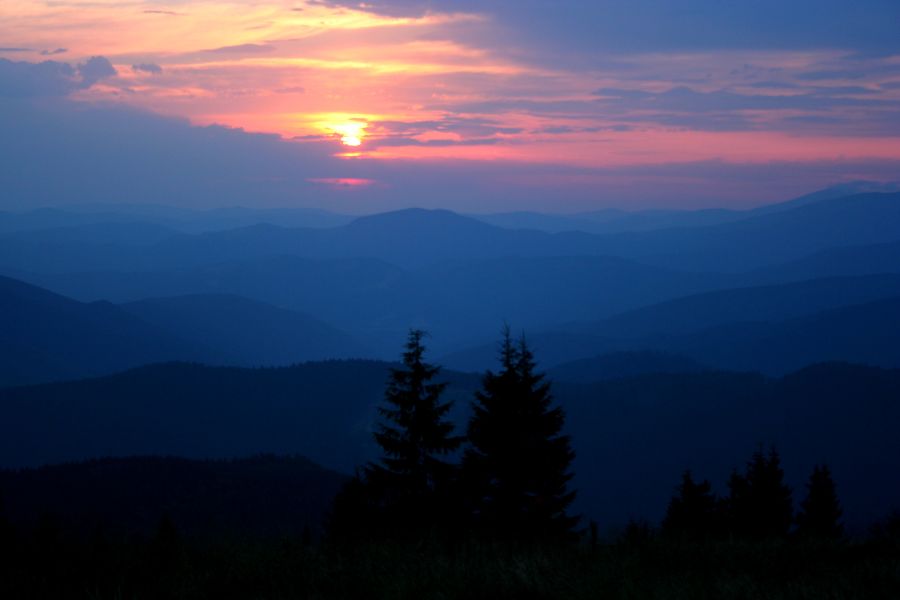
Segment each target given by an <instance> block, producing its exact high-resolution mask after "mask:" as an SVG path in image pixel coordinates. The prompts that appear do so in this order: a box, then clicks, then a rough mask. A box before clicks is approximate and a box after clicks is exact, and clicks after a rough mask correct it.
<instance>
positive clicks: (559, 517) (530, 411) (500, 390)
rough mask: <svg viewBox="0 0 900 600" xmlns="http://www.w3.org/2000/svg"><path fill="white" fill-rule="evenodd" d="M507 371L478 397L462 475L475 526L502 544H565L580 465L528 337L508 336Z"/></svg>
mask: <svg viewBox="0 0 900 600" xmlns="http://www.w3.org/2000/svg"><path fill="white" fill-rule="evenodd" d="M500 367H501V368H500V370H499V372H497V373H494V372H491V371H488V372H487V373H486V374H485V376H484V379H483V382H482V389H481V390H480V391H478V392H477V393H476V394H475V402H474V403H473V405H472V411H473V414H472V418H471V420H470V422H469V429H468V437H469V442H470V447H469V448H468V449H467V451H466V453H465V457H464V460H463V472H464V477H465V481H466V483H467V486H468V487H469V492H470V507H471V510H472V513H473V519H474V521H475V524H476V527H478V528H479V529H481V531H483V532H484V533H486V534H488V535H491V536H495V537H499V538H502V539H514V540H565V539H568V538H571V537H572V536H573V535H574V534H573V528H574V527H575V525H576V524H577V522H578V517H572V516H570V515H568V514H567V509H568V507H569V505H570V504H571V502H572V500H573V499H574V497H575V492H572V491H569V490H568V483H569V481H570V480H571V478H572V475H571V473H570V472H569V467H570V464H571V462H572V459H573V458H574V452H573V451H572V447H571V439H570V437H569V436H568V435H563V434H562V433H561V432H562V429H563V425H564V422H565V414H564V413H563V410H562V409H561V408H560V407H558V406H553V397H552V395H551V394H550V384H549V383H548V382H546V381H544V376H543V375H542V374H539V373H536V371H535V369H536V364H535V361H534V355H533V354H532V352H531V350H530V348H529V347H528V344H527V343H526V341H525V339H524V337H523V338H522V339H521V340H520V341H519V342H518V343H514V342H513V340H512V338H511V336H510V332H509V329H508V328H507V329H506V330H505V331H504V334H503V340H502V345H501V349H500Z"/></svg>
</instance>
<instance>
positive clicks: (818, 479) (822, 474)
mask: <svg viewBox="0 0 900 600" xmlns="http://www.w3.org/2000/svg"><path fill="white" fill-rule="evenodd" d="M806 490H807V494H806V499H805V500H803V502H802V503H801V505H800V512H799V514H798V515H797V534H798V535H800V536H802V537H809V538H819V539H838V538H840V537H842V536H843V534H844V526H843V525H842V524H841V516H842V514H843V511H842V510H841V504H840V502H839V501H838V497H837V490H836V489H835V485H834V480H833V479H832V478H831V470H830V469H829V468H828V466H826V465H822V466H818V465H817V466H816V467H815V468H814V469H813V472H812V475H810V477H809V482H808V483H807V484H806Z"/></svg>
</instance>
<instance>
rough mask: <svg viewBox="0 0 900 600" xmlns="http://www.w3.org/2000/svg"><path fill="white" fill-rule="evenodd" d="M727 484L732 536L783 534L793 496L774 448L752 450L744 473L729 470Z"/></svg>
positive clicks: (791, 511) (789, 520)
mask: <svg viewBox="0 0 900 600" xmlns="http://www.w3.org/2000/svg"><path fill="white" fill-rule="evenodd" d="M728 487H729V490H730V495H729V497H728V499H727V503H726V504H727V509H728V517H729V522H730V525H731V531H732V533H733V534H734V535H736V536H738V537H742V538H756V539H766V538H777V537H785V536H787V534H788V533H789V531H790V528H791V523H792V522H793V515H794V508H793V499H792V493H791V488H790V487H788V486H787V485H786V484H785V483H784V471H783V470H782V468H781V457H780V456H779V455H778V451H777V450H775V448H772V449H771V450H769V454H768V455H766V454H764V453H763V451H762V450H758V451H756V452H754V453H753V457H752V458H751V459H750V462H749V463H747V470H746V473H745V474H744V475H740V474H738V473H737V472H735V473H733V474H732V476H731V479H730V481H729V482H728Z"/></svg>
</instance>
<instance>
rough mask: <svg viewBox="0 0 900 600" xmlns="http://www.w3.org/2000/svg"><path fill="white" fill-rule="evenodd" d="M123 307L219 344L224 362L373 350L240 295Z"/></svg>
mask: <svg viewBox="0 0 900 600" xmlns="http://www.w3.org/2000/svg"><path fill="white" fill-rule="evenodd" d="M121 307H122V308H123V309H124V310H125V311H127V312H128V313H131V314H133V315H135V316H136V317H138V318H140V319H141V320H143V321H145V322H147V323H150V324H152V325H154V326H156V327H158V328H160V329H163V330H167V331H171V332H177V334H178V335H179V336H180V337H182V338H184V339H186V340H188V341H191V342H194V343H197V344H201V343H202V344H205V345H206V346H209V347H211V348H215V349H217V350H218V352H219V353H220V354H221V355H222V357H223V360H222V362H221V364H229V365H238V366H276V365H288V364H292V363H297V362H303V361H307V360H322V359H326V358H361V357H364V356H366V355H368V354H370V352H369V351H367V350H366V349H364V348H363V347H362V346H361V345H360V344H359V343H358V342H356V341H355V340H354V339H353V338H352V337H351V336H349V335H347V334H346V333H344V332H342V331H339V330H337V329H335V328H334V327H331V326H330V325H327V324H326V323H323V322H322V321H319V320H317V319H314V318H312V317H309V316H307V315H304V314H302V313H298V312H294V311H290V310H286V309H283V308H276V307H274V306H271V305H268V304H264V303H262V302H257V301H255V300H248V299H247V298H242V297H240V296H232V295H224V294H218V295H216V294H210V295H192V296H176V297H170V298H152V299H147V300H140V301H137V302H131V303H128V304H123V305H121Z"/></svg>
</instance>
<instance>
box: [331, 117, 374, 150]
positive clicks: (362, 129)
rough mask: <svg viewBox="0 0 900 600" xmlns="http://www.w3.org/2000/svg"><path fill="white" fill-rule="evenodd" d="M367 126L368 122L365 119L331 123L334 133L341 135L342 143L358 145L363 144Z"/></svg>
mask: <svg viewBox="0 0 900 600" xmlns="http://www.w3.org/2000/svg"><path fill="white" fill-rule="evenodd" d="M367 126H368V123H366V122H365V121H346V122H344V123H332V124H330V125H329V129H330V130H331V131H332V132H333V133H334V134H336V135H339V136H341V143H342V144H344V145H345V146H353V147H356V146H359V145H360V144H362V141H363V138H364V137H365V135H366V127H367Z"/></svg>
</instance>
